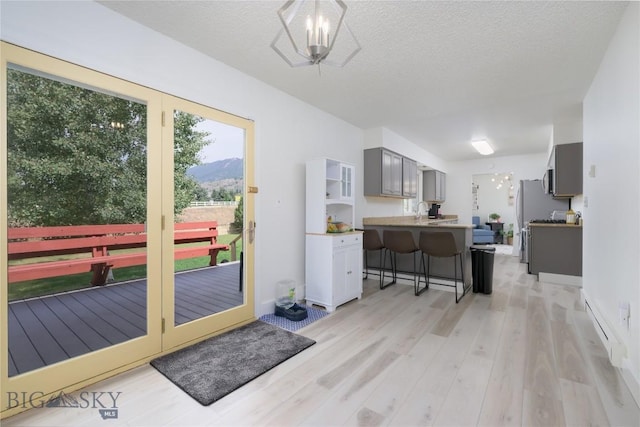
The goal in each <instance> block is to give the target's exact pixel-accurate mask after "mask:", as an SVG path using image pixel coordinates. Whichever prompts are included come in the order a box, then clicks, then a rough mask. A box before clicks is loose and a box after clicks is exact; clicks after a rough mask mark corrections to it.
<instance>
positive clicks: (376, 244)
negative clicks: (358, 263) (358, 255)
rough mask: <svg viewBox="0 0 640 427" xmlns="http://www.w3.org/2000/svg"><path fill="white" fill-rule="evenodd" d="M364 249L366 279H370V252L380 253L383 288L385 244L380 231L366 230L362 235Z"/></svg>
mask: <svg viewBox="0 0 640 427" xmlns="http://www.w3.org/2000/svg"><path fill="white" fill-rule="evenodd" d="M362 248H363V249H364V278H365V279H367V278H368V277H369V257H368V253H369V251H380V263H379V264H378V266H379V268H380V286H382V267H383V265H382V257H383V255H384V249H385V247H384V244H383V243H382V240H380V233H378V230H371V229H365V230H364V232H363V234H362Z"/></svg>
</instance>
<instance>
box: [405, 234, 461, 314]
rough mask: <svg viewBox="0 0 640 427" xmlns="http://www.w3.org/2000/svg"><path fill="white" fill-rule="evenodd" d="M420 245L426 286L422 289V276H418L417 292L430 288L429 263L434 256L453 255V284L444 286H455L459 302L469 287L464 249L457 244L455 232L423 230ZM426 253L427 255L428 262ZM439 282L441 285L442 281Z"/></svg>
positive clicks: (444, 256)
mask: <svg viewBox="0 0 640 427" xmlns="http://www.w3.org/2000/svg"><path fill="white" fill-rule="evenodd" d="M418 246H419V247H420V250H421V251H422V254H421V257H420V258H421V259H420V261H421V264H420V267H421V272H424V280H425V287H424V288H422V289H420V278H418V283H417V284H416V286H415V294H416V295H420V294H421V293H423V292H424V291H426V290H427V289H429V273H430V271H429V270H430V265H429V264H430V261H431V257H432V256H433V257H437V258H449V257H453V277H454V279H453V285H442V286H453V287H454V288H455V293H456V304H457V303H458V302H459V301H460V300H461V299H462V297H463V296H465V295H466V293H467V291H468V290H469V287H465V283H464V265H463V260H462V255H463V249H460V248H458V246H457V245H456V240H455V238H454V237H453V233H451V232H450V231H421V232H420V240H419V242H418ZM425 255H426V257H427V261H426V263H425ZM458 256H459V257H460V272H461V273H462V295H461V296H460V298H458V269H457V267H456V261H457V257H458ZM438 284H439V285H441V284H440V283H438Z"/></svg>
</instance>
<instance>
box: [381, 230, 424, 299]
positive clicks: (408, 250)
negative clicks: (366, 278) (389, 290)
mask: <svg viewBox="0 0 640 427" xmlns="http://www.w3.org/2000/svg"><path fill="white" fill-rule="evenodd" d="M382 239H383V241H384V246H385V247H386V250H385V256H384V265H383V266H382V278H381V281H380V289H384V288H386V287H387V286H390V285H393V284H395V283H396V280H397V278H398V274H397V267H398V263H397V255H398V254H411V255H412V256H413V272H414V274H413V284H414V286H417V285H416V278H417V277H418V272H417V270H416V257H415V255H414V254H415V253H416V252H418V251H419V250H420V249H419V248H418V247H417V246H416V242H415V241H414V240H413V234H412V233H411V231H408V230H384V231H383V232H382ZM387 251H389V259H390V260H391V276H392V280H391V282H389V283H386V284H385V283H384V273H385V267H386V265H387V256H386V252H387Z"/></svg>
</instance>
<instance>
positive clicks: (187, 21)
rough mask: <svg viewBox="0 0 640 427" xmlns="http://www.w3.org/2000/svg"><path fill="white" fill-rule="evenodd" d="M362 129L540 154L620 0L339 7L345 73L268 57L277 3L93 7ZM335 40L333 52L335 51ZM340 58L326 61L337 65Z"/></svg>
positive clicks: (437, 144) (428, 145) (576, 94)
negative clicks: (350, 48) (480, 141)
mask: <svg viewBox="0 0 640 427" xmlns="http://www.w3.org/2000/svg"><path fill="white" fill-rule="evenodd" d="M100 3H102V4H103V5H104V6H106V7H108V8H110V9H112V10H114V11H116V12H118V13H120V14H122V15H125V16H127V17H129V18H130V19H132V20H135V21H137V22H139V23H141V24H143V25H145V26H147V27H149V28H152V29H154V30H156V31H158V32H160V33H162V34H165V35H167V36H169V37H171V38H173V39H175V40H177V41H179V42H181V43H183V44H185V45H188V46H191V47H192V48H194V49H196V50H198V51H200V52H202V53H204V54H206V55H209V56H211V57H213V58H215V59H217V60H219V61H221V62H224V63H226V64H227V65H229V66H231V67H234V68H236V69H238V70H240V71H242V72H244V73H246V74H248V75H251V76H253V77H255V78H257V79H259V80H262V81H264V82H265V83H268V84H270V85H272V86H275V87H277V88H279V89H281V90H283V91H285V92H287V93H289V94H291V95H293V96H295V97H297V98H300V99H302V100H304V101H306V102H308V103H310V104H313V105H315V106H317V107H318V108H321V109H323V110H325V111H327V112H329V113H331V114H333V115H335V116H337V117H340V118H342V119H344V120H345V121H347V122H350V123H352V124H354V125H356V126H358V127H360V128H363V129H368V128H374V127H386V128H388V129H390V130H391V131H393V132H395V133H397V134H399V135H401V136H403V137H405V138H406V139H408V140H410V141H412V142H414V143H416V144H418V145H420V146H422V147H423V148H425V149H426V150H428V151H430V152H432V153H433V154H435V155H437V156H439V157H441V158H443V159H447V160H462V159H471V158H475V157H478V154H477V153H475V151H474V150H473V148H472V147H471V145H470V144H469V141H470V140H471V139H472V138H479V137H486V138H487V139H488V140H489V141H490V142H491V144H492V145H493V146H494V148H495V149H496V153H495V154H494V155H496V156H498V155H500V156H504V155H515V154H526V153H539V152H544V151H545V150H546V148H547V145H548V143H549V138H550V136H551V129H552V125H553V123H554V122H555V123H560V122H570V121H575V120H581V114H582V107H581V102H582V99H583V98H584V95H585V93H586V91H587V89H588V87H589V84H590V83H591V80H592V79H593V76H594V74H595V72H596V70H597V68H598V66H599V64H600V61H601V60H602V56H603V54H604V52H605V50H606V47H607V45H608V43H609V41H610V39H611V36H612V35H613V32H614V31H615V28H616V26H617V25H618V22H619V20H620V17H621V15H622V13H623V11H624V9H625V7H626V5H627V3H626V2H580V1H577V2H563V1H552V2H539V1H535V2H534V1H532V2H484V1H482V2H462V1H437V2H431V1H347V2H346V3H347V5H348V8H349V9H348V11H347V15H346V21H347V23H348V25H349V27H350V28H351V30H352V31H353V33H354V34H355V36H356V37H357V39H358V41H359V42H360V44H361V46H362V50H361V51H360V52H359V53H358V54H357V55H356V56H355V57H354V58H353V60H352V61H351V62H349V63H348V64H347V65H346V66H345V67H344V68H334V67H329V66H322V73H321V75H319V73H318V69H317V68H316V67H303V68H290V67H289V66H288V65H287V64H286V63H285V62H284V61H283V60H282V59H281V58H280V57H279V56H278V55H277V54H276V53H275V52H274V51H273V50H272V49H271V48H270V43H271V41H272V40H273V38H274V37H275V35H276V34H277V32H278V31H279V30H280V28H281V26H280V22H279V20H278V17H277V15H276V12H277V10H278V9H279V7H280V6H281V5H282V4H283V3H284V1H277V2H275V1H194V2H191V1H167V0H162V1H111V0H109V1H101V2H100ZM345 34H346V33H344V34H339V35H338V38H337V39H336V46H338V45H340V44H341V42H342V43H343V45H342V46H344V44H346V43H349V42H350V40H348V39H347V38H344V39H341V38H340V37H341V36H345ZM338 53H339V52H336V55H337V54H338Z"/></svg>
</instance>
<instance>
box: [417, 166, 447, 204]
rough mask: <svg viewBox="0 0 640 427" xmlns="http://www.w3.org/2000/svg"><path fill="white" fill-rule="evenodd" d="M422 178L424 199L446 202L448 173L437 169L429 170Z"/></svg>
mask: <svg viewBox="0 0 640 427" xmlns="http://www.w3.org/2000/svg"><path fill="white" fill-rule="evenodd" d="M422 178H423V179H422V186H423V194H422V196H423V197H422V200H424V201H427V202H444V201H445V199H446V198H447V197H446V196H447V192H446V188H447V187H446V183H447V175H446V174H445V173H444V172H440V171H437V170H428V171H424V172H423V175H422Z"/></svg>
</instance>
